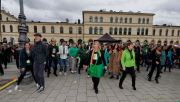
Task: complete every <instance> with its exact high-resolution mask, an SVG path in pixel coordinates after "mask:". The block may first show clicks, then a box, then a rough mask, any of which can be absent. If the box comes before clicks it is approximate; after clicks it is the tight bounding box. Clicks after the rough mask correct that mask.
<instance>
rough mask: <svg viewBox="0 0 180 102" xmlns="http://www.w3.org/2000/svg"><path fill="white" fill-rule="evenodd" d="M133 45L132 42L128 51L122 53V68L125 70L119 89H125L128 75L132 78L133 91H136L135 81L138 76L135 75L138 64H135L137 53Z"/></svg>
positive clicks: (128, 46) (128, 44)
mask: <svg viewBox="0 0 180 102" xmlns="http://www.w3.org/2000/svg"><path fill="white" fill-rule="evenodd" d="M133 47H134V46H133V43H132V42H128V43H127V49H125V50H124V51H123V53H122V57H121V64H122V68H123V73H122V76H121V79H120V81H119V88H120V89H123V86H122V84H123V81H124V79H125V78H126V75H127V74H130V75H131V77H132V87H133V90H136V86H135V81H136V74H135V68H136V64H135V52H134V50H133Z"/></svg>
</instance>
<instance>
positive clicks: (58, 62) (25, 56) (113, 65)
mask: <svg viewBox="0 0 180 102" xmlns="http://www.w3.org/2000/svg"><path fill="white" fill-rule="evenodd" d="M34 36H35V40H34V44H33V45H31V44H30V43H29V42H26V43H25V44H24V48H23V49H19V47H18V45H14V46H10V45H8V44H1V45H0V75H4V74H5V73H4V70H5V69H7V68H8V66H7V64H8V63H10V62H12V61H13V59H12V58H14V59H15V61H16V66H17V68H18V69H19V71H20V73H21V74H20V76H19V77H18V80H17V85H16V86H15V90H18V89H19V85H20V83H21V81H22V79H23V78H24V76H25V75H26V72H28V71H30V72H31V73H32V77H33V79H34V81H35V83H36V85H37V92H43V91H44V89H45V79H44V76H45V75H44V73H45V72H46V73H47V74H46V75H47V77H50V75H51V73H52V74H54V76H56V77H57V76H59V75H65V76H66V75H67V74H68V71H70V72H71V73H72V74H74V73H78V74H81V70H83V69H85V70H86V72H87V73H88V76H90V77H91V78H92V81H93V87H94V90H95V93H96V94H97V93H98V84H99V82H100V78H101V77H102V76H104V75H106V74H105V73H108V76H109V78H110V79H113V78H114V79H120V80H119V88H120V89H123V81H124V79H125V78H126V75H127V74H130V75H131V77H132V88H133V90H136V71H137V72H139V73H140V72H141V70H142V68H146V71H148V75H147V76H148V81H151V79H152V76H153V73H154V71H156V76H155V81H156V83H159V77H160V76H161V73H163V72H164V71H166V69H167V68H168V71H169V72H171V71H172V70H173V68H174V67H175V61H176V62H178V61H179V60H180V55H179V54H180V52H179V48H177V47H175V46H174V45H173V44H170V45H167V44H164V45H161V44H156V43H155V42H154V41H152V42H150V44H148V43H144V44H143V45H140V43H135V44H134V43H132V42H131V41H127V42H126V43H124V44H120V43H103V44H101V43H99V42H98V41H94V42H89V43H88V45H86V44H84V43H69V44H68V43H67V42H66V41H62V42H61V44H60V45H57V42H56V40H55V39H53V38H52V39H51V41H50V42H48V41H47V40H46V39H42V35H41V34H40V33H36V34H34ZM12 56H13V57H12ZM3 65H4V68H3ZM178 67H179V66H178ZM52 68H53V70H52Z"/></svg>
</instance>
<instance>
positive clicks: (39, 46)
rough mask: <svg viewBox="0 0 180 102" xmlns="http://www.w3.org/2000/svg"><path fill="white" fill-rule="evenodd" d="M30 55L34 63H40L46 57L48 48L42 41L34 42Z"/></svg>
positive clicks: (44, 60)
mask: <svg viewBox="0 0 180 102" xmlns="http://www.w3.org/2000/svg"><path fill="white" fill-rule="evenodd" d="M32 56H33V61H34V63H39V64H42V63H44V62H46V60H47V58H48V48H47V46H46V45H45V44H43V43H42V41H39V42H36V43H35V45H34V47H33V49H32Z"/></svg>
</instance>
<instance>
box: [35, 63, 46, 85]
mask: <svg viewBox="0 0 180 102" xmlns="http://www.w3.org/2000/svg"><path fill="white" fill-rule="evenodd" d="M44 68H45V64H44V63H36V62H34V64H33V69H34V76H35V79H36V81H37V84H39V85H40V86H42V87H44V86H45V80H44Z"/></svg>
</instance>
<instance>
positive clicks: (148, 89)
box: [0, 65, 180, 102]
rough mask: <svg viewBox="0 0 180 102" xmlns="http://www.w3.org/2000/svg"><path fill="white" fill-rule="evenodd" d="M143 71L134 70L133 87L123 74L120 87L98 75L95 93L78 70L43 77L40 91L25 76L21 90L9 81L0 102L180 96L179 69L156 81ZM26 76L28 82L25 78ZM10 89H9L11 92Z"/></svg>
mask: <svg viewBox="0 0 180 102" xmlns="http://www.w3.org/2000/svg"><path fill="white" fill-rule="evenodd" d="M5 72H6V75H5V76H3V77H1V79H2V78H8V77H12V76H16V75H17V69H16V68H15V65H9V68H8V69H6V70H5ZM146 75H147V72H146V71H143V70H142V71H141V73H137V80H136V88H137V90H136V91H133V89H132V87H131V78H130V76H127V78H126V80H125V81H124V84H123V86H124V89H123V90H121V89H119V88H118V83H119V80H116V79H109V78H108V75H105V77H102V78H101V80H100V84H99V94H97V95H96V94H95V93H94V90H93V88H92V81H91V78H88V77H87V75H86V73H85V72H84V71H82V74H81V75H77V74H70V73H68V75H67V76H60V75H59V76H58V77H55V76H54V75H51V76H50V78H47V77H46V79H45V80H46V89H45V92H44V93H41V94H40V93H37V92H35V90H36V86H35V83H34V82H33V81H32V80H29V79H26V80H25V81H23V83H22V84H21V85H20V89H21V90H22V91H14V86H15V85H12V86H10V87H8V88H6V89H5V90H3V91H1V92H0V102H177V101H178V100H180V69H174V70H173V71H172V72H171V73H169V72H165V73H163V74H162V75H161V79H160V83H159V84H156V83H155V81H154V80H153V81H152V82H149V81H147V79H146ZM27 80H29V81H28V82H30V83H28V82H26V81H27ZM11 91H12V92H11Z"/></svg>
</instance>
